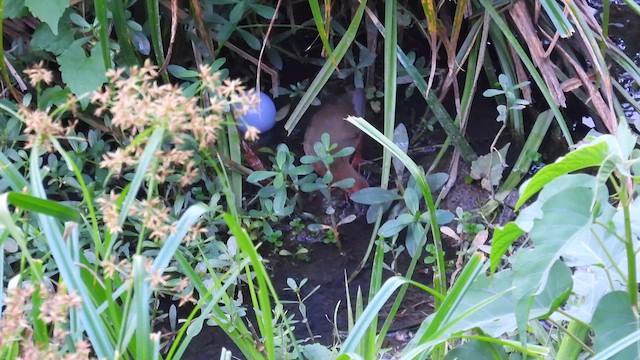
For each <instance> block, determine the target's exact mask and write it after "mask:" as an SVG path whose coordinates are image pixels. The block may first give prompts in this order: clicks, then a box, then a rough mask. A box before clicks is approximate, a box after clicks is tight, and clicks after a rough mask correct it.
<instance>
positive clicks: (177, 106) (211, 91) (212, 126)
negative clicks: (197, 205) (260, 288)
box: [92, 61, 255, 186]
mask: <svg viewBox="0 0 640 360" xmlns="http://www.w3.org/2000/svg"><path fill="white" fill-rule="evenodd" d="M157 76H158V73H157V68H156V67H155V66H152V65H151V64H150V63H149V62H148V61H147V62H145V64H144V66H143V67H140V68H138V67H133V68H131V69H130V70H129V74H128V75H126V74H125V71H124V70H123V69H119V70H110V71H109V72H108V73H107V78H108V79H109V83H110V85H111V86H110V87H104V88H103V89H102V90H99V91H96V92H95V94H94V96H93V98H92V101H93V102H94V103H96V104H97V105H98V106H99V108H98V109H97V110H96V115H97V116H101V115H103V114H104V113H105V112H107V111H108V112H109V113H110V114H111V119H112V120H111V123H112V125H113V126H116V127H118V128H120V129H121V130H122V131H123V132H124V133H125V134H128V135H129V136H130V137H131V138H130V144H129V145H128V146H127V147H126V148H124V149H122V148H121V149H118V150H116V151H114V152H112V153H109V154H107V155H105V156H104V158H103V161H102V162H101V164H100V166H102V167H104V168H109V169H112V170H114V171H115V173H116V174H119V173H120V172H121V171H122V169H123V168H124V167H127V166H135V165H136V164H137V163H138V161H139V159H140V155H141V154H142V150H143V149H144V146H145V145H146V139H141V138H135V136H136V135H138V134H140V133H141V132H143V131H146V130H147V129H155V128H159V127H160V128H163V129H164V130H165V134H166V135H167V137H168V140H169V142H170V143H172V144H173V145H174V146H175V147H174V148H173V149H172V150H163V151H161V152H160V153H158V154H157V155H158V156H157V159H159V166H156V167H155V168H154V170H153V171H154V173H153V174H150V175H151V176H152V177H154V178H155V180H156V181H160V182H162V181H165V180H166V179H167V178H168V177H169V176H171V175H173V174H176V173H181V174H182V176H183V178H182V180H181V181H180V184H181V185H183V186H185V185H189V184H190V183H192V182H193V181H194V180H195V179H196V178H197V169H196V168H195V164H194V163H193V162H192V161H191V159H192V155H193V154H192V152H191V151H187V150H182V149H180V146H181V145H183V144H184V141H185V138H186V135H190V136H193V138H194V139H195V140H196V141H197V143H198V146H199V147H200V148H207V147H209V146H211V145H213V144H214V142H215V140H216V135H217V132H218V130H219V129H220V126H221V124H222V122H223V120H224V114H225V112H228V111H229V110H230V106H231V105H232V104H233V108H234V110H235V111H239V112H242V111H247V109H249V105H250V101H251V99H250V98H249V97H248V96H247V95H246V94H245V91H244V87H243V86H242V85H241V84H240V82H239V81H237V80H225V81H221V80H220V78H219V75H218V74H215V73H212V71H211V69H210V67H208V66H202V67H200V77H201V82H202V86H203V87H204V88H205V89H206V90H207V94H208V95H209V99H208V100H209V101H208V103H209V105H208V106H207V107H203V106H201V104H200V103H199V102H198V101H197V99H195V98H193V97H187V96H185V95H184V94H183V93H182V90H181V89H180V88H179V87H178V86H176V85H172V84H163V85H159V84H158V83H157V82H156V77H157ZM254 100H255V99H254Z"/></svg>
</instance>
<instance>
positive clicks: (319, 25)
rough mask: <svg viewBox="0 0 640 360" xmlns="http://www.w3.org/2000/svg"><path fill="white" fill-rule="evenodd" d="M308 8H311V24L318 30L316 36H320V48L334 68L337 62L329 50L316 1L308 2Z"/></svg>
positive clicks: (329, 45) (327, 38)
mask: <svg viewBox="0 0 640 360" xmlns="http://www.w3.org/2000/svg"><path fill="white" fill-rule="evenodd" d="M309 8H311V14H312V15H313V22H314V23H315V25H316V30H318V35H319V36H320V41H322V46H323V47H324V50H325V51H326V52H327V58H328V59H329V60H331V64H332V65H333V66H334V67H336V66H337V64H338V62H337V61H336V59H335V58H334V57H333V50H332V49H331V44H329V37H328V36H327V31H326V29H325V25H324V23H323V19H322V12H321V11H320V4H319V3H318V0H309ZM324 21H327V22H329V21H330V19H324Z"/></svg>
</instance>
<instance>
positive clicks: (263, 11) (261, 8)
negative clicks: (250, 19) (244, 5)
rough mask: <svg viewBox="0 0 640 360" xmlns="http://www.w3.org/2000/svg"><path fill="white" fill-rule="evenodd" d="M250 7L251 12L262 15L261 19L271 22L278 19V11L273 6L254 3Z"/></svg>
mask: <svg viewBox="0 0 640 360" xmlns="http://www.w3.org/2000/svg"><path fill="white" fill-rule="evenodd" d="M248 5H249V7H250V8H251V10H253V11H255V12H256V14H258V15H260V16H261V17H263V18H265V19H267V20H271V19H273V18H274V16H275V18H276V19H277V18H278V17H277V14H276V9H274V8H273V7H271V6H268V5H261V4H254V3H249V4H248Z"/></svg>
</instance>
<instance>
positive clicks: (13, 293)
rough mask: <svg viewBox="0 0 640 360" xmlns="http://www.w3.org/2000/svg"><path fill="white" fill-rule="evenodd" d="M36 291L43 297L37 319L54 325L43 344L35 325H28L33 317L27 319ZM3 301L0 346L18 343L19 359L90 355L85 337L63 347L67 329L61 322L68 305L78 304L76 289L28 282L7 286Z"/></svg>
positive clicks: (70, 358) (65, 359) (73, 359)
mask: <svg viewBox="0 0 640 360" xmlns="http://www.w3.org/2000/svg"><path fill="white" fill-rule="evenodd" d="M36 295H37V296H38V297H40V298H41V299H42V303H41V305H40V307H39V310H40V315H39V318H40V320H42V321H44V322H45V323H46V324H47V325H49V326H52V327H53V336H52V337H51V338H50V339H49V344H48V346H46V347H43V346H40V345H38V344H36V343H35V341H34V329H33V328H32V327H31V325H30V324H32V323H33V321H34V319H30V316H31V315H32V314H33V312H32V310H31V309H32V307H33V303H32V302H31V298H32V296H36ZM4 304H5V306H6V307H5V309H4V311H3V313H2V317H1V318H0V348H7V347H9V346H11V344H12V343H16V342H17V343H19V344H20V356H19V359H23V360H42V359H63V360H81V359H89V358H90V357H89V355H90V353H91V347H90V345H89V343H88V342H87V341H86V340H81V341H79V342H77V343H75V344H74V349H72V350H70V351H65V350H64V349H66V346H67V345H68V341H67V340H68V335H69V332H68V331H67V330H65V327H64V326H61V325H63V324H66V323H67V321H68V318H69V310H70V309H72V308H75V309H78V308H80V306H81V301H80V297H78V296H77V295H76V294H75V293H70V292H68V291H66V289H65V287H64V286H63V285H60V286H59V287H58V289H57V291H51V290H49V289H47V287H46V286H44V285H43V284H41V285H40V286H39V287H38V288H34V287H33V286H31V285H26V286H23V287H14V288H11V289H8V290H7V296H6V298H5V299H4Z"/></svg>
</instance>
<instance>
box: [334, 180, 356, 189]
mask: <svg viewBox="0 0 640 360" xmlns="http://www.w3.org/2000/svg"><path fill="white" fill-rule="evenodd" d="M355 183H356V181H355V180H354V179H353V178H347V179H342V180H340V181H336V182H334V183H333V184H332V186H333V187H338V188H341V189H347V188H350V187H353V185H355Z"/></svg>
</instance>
